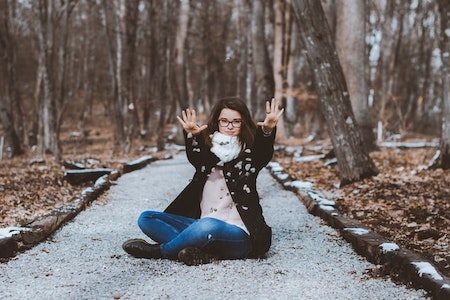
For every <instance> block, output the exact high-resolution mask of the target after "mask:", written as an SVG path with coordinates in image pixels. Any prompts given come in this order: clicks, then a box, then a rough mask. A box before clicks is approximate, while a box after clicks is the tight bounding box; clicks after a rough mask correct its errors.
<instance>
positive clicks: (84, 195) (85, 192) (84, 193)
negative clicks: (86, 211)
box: [81, 187, 94, 197]
mask: <svg viewBox="0 0 450 300" xmlns="http://www.w3.org/2000/svg"><path fill="white" fill-rule="evenodd" d="M93 192H94V189H93V188H91V187H88V188H85V189H84V190H83V191H82V192H81V196H82V197H86V195H87V194H89V193H93Z"/></svg>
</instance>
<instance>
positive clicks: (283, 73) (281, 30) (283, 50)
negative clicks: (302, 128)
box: [273, 0, 292, 139]
mask: <svg viewBox="0 0 450 300" xmlns="http://www.w3.org/2000/svg"><path fill="white" fill-rule="evenodd" d="M274 6H275V41H274V53H273V71H274V73H273V77H274V84H275V93H274V97H275V98H276V99H279V100H281V101H283V102H284V103H286V95H287V88H288V81H287V70H288V64H289V58H290V56H289V52H290V49H289V47H290V44H291V43H290V42H291V39H290V37H291V28H292V27H291V2H290V1H281V0H276V1H274ZM285 137H286V133H285V125H284V118H281V119H280V122H279V123H278V130H277V138H278V139H284V138H285Z"/></svg>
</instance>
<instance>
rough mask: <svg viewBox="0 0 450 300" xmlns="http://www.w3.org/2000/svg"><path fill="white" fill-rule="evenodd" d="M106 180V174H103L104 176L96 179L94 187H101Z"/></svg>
mask: <svg viewBox="0 0 450 300" xmlns="http://www.w3.org/2000/svg"><path fill="white" fill-rule="evenodd" d="M107 178H108V174H105V175H103V176H101V177H100V178H98V179H97V180H96V181H95V184H94V186H95V187H98V186H101V185H103V184H105V183H106V182H107V181H108V180H107Z"/></svg>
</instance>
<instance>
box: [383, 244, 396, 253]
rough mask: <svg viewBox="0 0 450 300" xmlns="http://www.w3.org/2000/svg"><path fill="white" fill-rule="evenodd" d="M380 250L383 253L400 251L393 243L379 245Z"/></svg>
mask: <svg viewBox="0 0 450 300" xmlns="http://www.w3.org/2000/svg"><path fill="white" fill-rule="evenodd" d="M380 248H381V251H382V252H383V253H387V252H391V251H397V250H398V249H400V247H399V246H398V245H397V244H395V243H383V244H381V245H380Z"/></svg>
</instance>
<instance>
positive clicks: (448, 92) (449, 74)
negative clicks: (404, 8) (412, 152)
mask: <svg viewBox="0 0 450 300" xmlns="http://www.w3.org/2000/svg"><path fill="white" fill-rule="evenodd" d="M438 5H439V12H440V15H441V37H440V38H441V39H440V46H441V57H442V61H443V65H442V85H443V93H442V101H441V114H442V125H441V141H440V147H439V152H438V157H437V160H436V161H435V163H434V165H433V166H432V167H434V168H443V169H450V88H449V85H450V61H449V57H450V3H449V2H448V1H447V0H439V1H438Z"/></svg>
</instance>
